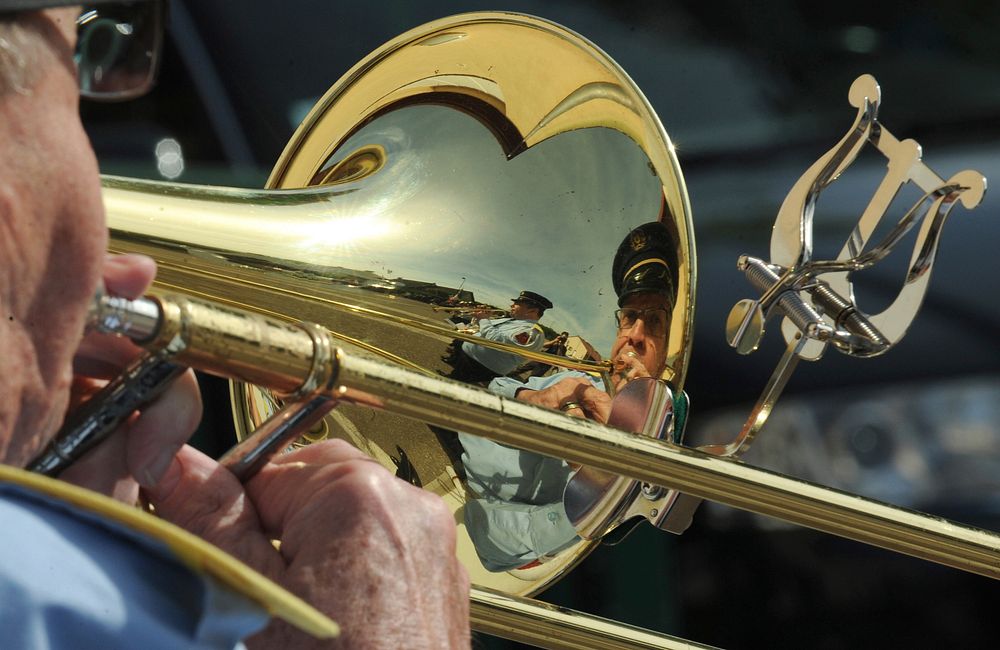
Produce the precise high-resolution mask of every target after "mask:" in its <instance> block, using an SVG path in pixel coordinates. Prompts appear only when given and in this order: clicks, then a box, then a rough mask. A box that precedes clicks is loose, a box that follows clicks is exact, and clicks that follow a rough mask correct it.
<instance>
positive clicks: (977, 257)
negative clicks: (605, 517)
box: [82, 0, 1000, 648]
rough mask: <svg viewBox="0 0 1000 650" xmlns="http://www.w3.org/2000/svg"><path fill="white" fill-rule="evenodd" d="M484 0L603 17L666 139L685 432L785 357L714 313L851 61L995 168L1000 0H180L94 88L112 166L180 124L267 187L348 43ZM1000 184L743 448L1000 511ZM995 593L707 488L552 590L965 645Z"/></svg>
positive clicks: (101, 141) (988, 520)
mask: <svg viewBox="0 0 1000 650" xmlns="http://www.w3.org/2000/svg"><path fill="white" fill-rule="evenodd" d="M237 7H238V8H237ZM478 9H505V10H514V11H522V12H525V13H531V14H535V15H539V16H542V17H545V18H549V19H551V20H554V21H556V22H559V23H561V24H563V25H566V26H567V27H569V28H571V29H573V30H575V31H577V32H579V33H581V34H582V35H584V36H586V37H587V38H589V39H590V40H592V41H594V42H595V43H596V44H597V45H598V46H600V47H601V48H602V49H604V50H605V51H606V52H608V53H609V54H610V55H611V56H612V57H613V58H614V59H615V60H617V61H618V63H619V64H621V65H622V67H623V68H624V69H625V70H626V71H627V72H628V73H629V74H630V75H631V76H632V77H633V79H634V80H635V81H636V82H637V84H638V85H639V87H640V88H642V89H643V91H644V92H645V94H646V95H647V97H648V98H649V100H650V102H651V103H652V105H653V107H654V108H655V109H656V111H657V112H658V114H659V115H660V118H661V120H662V121H663V123H664V125H665V126H666V129H667V131H668V133H670V135H671V137H672V138H673V139H674V141H675V143H676V144H677V147H678V152H679V157H680V161H681V165H682V168H683V170H684V174H685V177H686V180H687V183H688V191H689V193H690V196H691V202H692V206H693V213H694V227H695V234H696V244H697V250H698V273H699V279H698V282H699V284H698V294H697V301H698V307H697V309H698V311H697V314H698V315H697V317H696V321H697V327H696V339H695V347H694V351H693V354H692V357H691V370H690V376H689V382H688V385H687V390H688V393H689V394H690V395H691V396H692V416H691V420H690V427H689V429H690V430H691V431H692V432H693V433H694V434H696V435H702V436H705V435H717V434H719V433H720V432H723V433H729V434H730V435H731V434H732V433H733V432H734V431H735V430H736V428H738V427H739V424H740V423H741V421H742V419H743V418H744V417H745V415H746V413H747V412H748V410H749V407H750V405H751V404H752V403H753V401H754V399H755V398H756V396H757V395H758V394H759V392H760V391H761V389H762V388H763V385H764V382H765V381H766V379H767V377H768V375H769V373H770V371H771V368H772V367H773V365H774V364H775V363H776V361H777V358H778V355H779V354H780V348H781V344H780V341H779V338H780V337H779V336H778V334H777V332H776V331H772V332H770V333H769V334H770V336H769V337H768V343H767V345H765V346H764V347H763V349H762V350H760V351H758V352H757V353H756V354H754V355H752V356H750V357H739V356H738V355H736V354H735V353H734V352H732V351H731V350H730V349H729V348H728V347H727V346H726V345H725V343H724V340H723V323H724V320H725V316H726V314H727V313H728V311H729V309H730V308H731V307H732V305H733V304H734V303H735V302H736V301H737V300H738V299H740V298H744V297H750V296H751V293H750V288H749V285H748V283H747V282H746V280H745V279H744V278H743V277H741V275H740V274H739V273H738V272H737V271H736V269H735V262H736V258H737V256H739V255H740V254H743V253H748V254H752V255H756V256H762V257H763V256H766V254H767V251H768V242H769V238H770V227H771V224H772V223H773V220H774V217H775V215H776V214H777V210H778V207H779V206H780V204H781V200H782V199H783V197H784V195H785V193H786V192H787V191H788V190H789V188H791V186H792V184H793V183H794V182H795V181H796V179H797V178H798V177H799V175H800V174H802V173H803V172H804V171H805V170H806V168H807V167H808V166H809V165H810V164H811V163H812V162H813V161H814V160H815V159H816V158H818V157H819V156H820V155H821V154H823V153H824V152H825V151H826V150H827V149H828V148H830V147H831V146H832V145H833V144H834V143H836V141H837V140H839V138H840V137H841V136H842V135H843V132H844V131H845V130H846V128H847V127H848V126H849V125H850V123H851V121H852V120H853V118H854V109H853V108H851V107H850V106H849V105H848V103H847V90H848V88H849V87H850V83H851V81H852V80H853V79H854V78H855V77H856V76H858V75H859V74H861V73H866V72H867V73H871V74H874V75H875V77H876V78H877V79H878V81H879V82H880V85H881V87H882V92H883V108H882V111H881V113H880V119H881V120H882V122H883V123H884V124H885V125H886V127H887V128H889V129H890V130H891V131H892V132H893V133H894V134H895V135H896V136H898V137H900V138H901V139H902V138H904V137H910V138H914V139H916V140H917V141H918V142H920V143H921V144H922V145H923V147H924V155H925V160H926V161H927V163H928V164H929V165H931V166H932V167H933V168H934V169H935V170H936V171H938V173H939V174H940V175H942V176H944V177H948V176H950V175H951V174H953V173H955V172H957V171H959V170H962V169H966V168H974V169H978V170H979V171H981V172H982V173H984V174H985V175H986V176H987V177H988V178H990V179H991V180H996V179H1000V174H998V173H997V172H998V171H1000V155H998V154H1000V38H998V37H997V28H998V27H1000V5H998V4H995V3H990V2H964V3H963V2H953V1H949V2H944V1H942V2H916V3H915V2H901V1H892V2H882V3H860V2H842V3H836V4H833V3H804V2H803V3H796V2H790V1H784V2H780V1H779V2H769V3H745V2H736V1H725V2H714V3H712V2H695V1H675V2H669V3H668V2H649V1H639V2H628V3H619V2H598V1H596V0H592V1H578V2H545V3H543V2H507V3H506V4H505V5H504V6H502V7H483V6H479V5H475V4H472V3H468V2H459V1H450V2H449V1H443V0H435V1H429V2H423V3H410V2H402V1H395V2H393V1H383V2H368V3H346V2H345V3H331V2H321V1H319V0H289V1H287V2H283V3H280V4H279V3H271V2H268V3H265V2H259V1H247V2H241V3H231V2H223V1H221V0H200V1H199V2H191V1H187V2H184V1H181V0H174V1H173V2H172V5H171V22H172V29H171V31H170V35H169V37H168V39H169V42H168V44H167V50H166V56H165V61H164V67H163V70H162V78H161V83H160V84H159V86H158V88H157V89H156V90H155V91H154V92H153V93H152V94H151V95H150V96H148V97H146V98H144V99H142V100H139V101H135V102H130V103H127V104H120V105H101V104H85V105H84V106H83V107H82V111H83V115H84V118H85V123H86V125H87V128H88V130H89V132H90V134H91V136H92V138H93V140H94V144H95V148H96V150H97V152H98V156H99V159H100V160H101V164H102V169H103V171H105V172H107V173H123V174H127V175H134V176H145V177H150V178H163V177H164V174H163V172H161V171H160V169H159V168H158V159H157V155H156V153H155V150H156V145H157V143H158V142H160V141H162V140H164V139H173V140H175V141H176V143H177V145H178V146H179V150H180V153H181V156H182V158H183V162H184V167H183V171H182V173H181V174H180V176H179V180H181V181H186V182H210V183H222V184H228V185H243V186H260V185H262V184H263V182H264V179H265V178H266V176H267V173H268V171H269V169H270V167H271V165H272V164H273V163H274V161H275V160H276V159H277V156H278V154H279V153H280V151H281V149H282V148H283V147H284V145H285V143H286V142H287V140H288V139H289V137H290V136H291V133H292V131H293V130H294V128H295V126H296V125H297V124H298V121H299V120H300V119H301V117H302V116H304V114H305V112H306V110H308V108H309V107H310V106H311V105H312V103H313V102H314V101H315V100H316V99H318V98H319V97H320V96H321V95H322V94H323V92H324V91H325V90H326V89H327V88H328V87H329V86H330V85H331V84H332V83H333V82H334V81H335V80H336V79H337V78H338V77H339V76H340V75H341V74H343V73H344V72H346V71H347V69H348V68H349V67H351V66H352V65H353V64H354V63H355V62H357V61H358V60H360V59H361V58H363V57H364V56H365V55H367V54H368V53H369V52H370V51H371V50H373V49H375V48H376V47H378V46H379V45H380V44H382V43H383V42H385V41H386V40H389V39H391V38H393V37H395V36H396V35H398V34H400V33H402V32H404V31H406V30H407V29H410V28H412V27H415V26H417V25H419V24H421V23H423V22H426V21H429V20H432V19H436V18H440V17H443V16H447V15H450V14H454V13H460V12H463V11H470V10H478ZM516 46H517V45H516V44H511V47H516ZM160 162H162V161H160ZM870 162H871V165H870V166H869V167H867V168H866V169H867V171H869V172H872V173H874V174H875V176H872V175H871V174H866V173H864V171H865V170H864V169H863V170H862V173H859V174H856V175H850V174H845V178H844V179H843V181H842V182H838V183H837V184H835V186H834V187H832V188H831V189H830V190H829V192H828V194H824V199H823V201H822V202H821V206H820V210H819V212H818V216H817V237H818V238H821V237H822V236H823V235H830V236H831V237H832V239H831V241H832V242H833V243H832V244H831V246H839V244H840V243H841V242H842V241H843V237H844V235H845V233H846V232H847V231H846V230H845V228H847V229H849V228H850V226H851V225H853V223H854V222H855V220H856V219H857V217H858V216H859V215H860V210H861V209H863V206H864V205H865V203H866V202H867V199H868V197H870V196H871V192H872V190H873V189H874V183H877V181H878V179H879V174H880V173H881V171H880V170H881V169H882V167H879V166H878V163H877V161H870ZM161 166H162V165H161ZM164 169H166V168H164ZM168 171H169V170H168ZM171 173H172V172H171ZM827 196H829V198H827ZM995 198H996V197H995V196H993V195H989V194H987V198H986V200H985V201H984V203H983V205H982V206H980V207H979V208H978V209H977V210H976V211H975V212H972V213H968V212H965V211H964V210H963V209H962V208H961V207H959V208H957V209H956V211H955V214H954V215H953V216H952V218H951V219H950V221H949V223H948V226H947V228H946V229H945V230H946V232H945V234H944V237H943V243H942V246H941V249H940V253H939V262H938V267H937V269H936V271H935V277H934V278H933V281H932V283H931V292H930V293H929V294H928V297H927V300H926V301H925V305H924V309H923V311H922V312H921V314H920V315H919V316H918V318H917V321H916V324H915V325H914V326H913V328H912V329H911V330H910V332H909V333H908V335H907V337H906V338H905V339H904V340H903V342H902V343H900V344H899V345H898V346H897V347H896V348H894V349H892V350H891V351H890V352H889V353H888V354H887V355H885V356H884V357H880V358H877V359H872V360H855V359H850V358H846V357H843V356H842V355H839V354H836V353H834V352H830V353H829V354H828V355H827V357H826V358H824V359H823V360H821V361H819V362H817V363H812V364H803V366H804V367H800V369H799V370H798V371H797V374H796V376H795V377H794V378H793V380H792V382H791V385H790V386H789V388H788V390H787V393H786V397H785V398H783V399H782V400H781V401H780V402H779V405H778V408H777V409H776V411H775V414H774V417H773V422H772V423H771V425H769V426H768V427H767V428H765V430H764V431H763V433H762V435H761V437H760V441H759V443H756V444H755V447H754V450H753V451H752V452H751V455H750V456H749V457H748V459H747V460H748V462H751V463H753V464H758V465H761V466H765V467H769V468H773V469H777V470H779V471H783V472H786V473H789V474H793V475H795V476H799V477H802V478H806V479H808V480H812V481H816V482H820V483H824V484H828V485H834V486H836V487H840V488H842V489H847V490H850V491H852V492H858V493H862V494H865V495H866V496H870V497H873V498H878V499H881V500H886V501H890V502H892V503H896V504H899V505H904V506H906V507H911V508H916V509H919V510H923V511H927V512H932V513H934V514H938V515H941V516H946V517H949V518H953V519H956V520H958V521H961V522H963V523H967V524H971V525H974V526H980V527H984V528H987V529H993V530H997V529H998V528H1000V521H998V518H997V515H998V513H1000V406H998V404H1000V376H998V371H1000V351H998V346H997V342H996V339H997V334H998V333H1000V309H998V307H997V302H996V294H997V291H996V290H995V285H996V272H997V271H998V270H1000V263H998V261H997V254H996V251H997V244H998V241H1000V238H998V236H1000V215H998V214H997V213H998V207H997V206H998V203H997V201H996V200H995ZM909 246H910V245H909V244H907V243H904V245H903V247H904V248H907V249H908V248H909ZM906 256H907V257H908V251H907V253H906ZM894 270H895V273H893V272H892V271H891V270H887V271H879V272H875V273H874V276H873V278H872V279H870V280H867V281H866V282H865V283H861V282H860V281H859V284H860V285H861V290H863V291H860V290H859V291H860V293H861V294H863V295H859V300H860V299H861V298H862V297H863V298H864V299H865V300H869V301H871V302H865V303H864V305H865V306H867V305H872V307H871V308H870V309H869V311H878V310H879V309H880V308H881V307H884V306H885V304H887V301H888V300H890V299H891V298H892V296H894V295H895V292H897V291H898V289H899V286H900V283H901V279H900V276H899V269H898V268H897V269H894ZM880 302H881V304H879V303H880ZM772 329H775V330H776V329H777V328H772ZM206 390H207V391H209V392H210V394H217V393H218V392H219V391H220V386H219V385H217V384H211V383H210V384H208V385H207V386H206ZM207 417H208V418H210V421H209V422H208V423H207V424H206V429H221V428H225V427H227V426H229V425H228V423H227V422H226V419H227V417H228V408H221V407H220V408H217V409H210V410H209V413H208V416H207ZM213 419H214V420H213ZM998 594H1000V589H998V586H997V585H996V583H994V582H993V581H991V580H989V579H987V578H982V577H978V576H973V575H969V574H964V573H962V572H960V571H957V570H953V569H948V568H943V567H938V566H935V565H932V564H929V563H925V562H921V561H917V560H912V559H909V558H905V557H901V556H898V555H894V554H891V553H887V552H883V551H880V550H878V549H873V548H870V547H867V546H864V545H861V544H857V543H854V542H850V541H845V540H842V539H839V538H834V537H830V536H826V535H821V534H818V533H813V532H811V531H807V530H803V529H798V528H794V527H791V526H786V525H783V524H781V523H780V522H775V521H773V520H765V519H763V518H759V517H756V516H750V515H747V514H745V513H738V512H735V511H732V510H730V509H728V508H725V507H721V506H712V507H703V508H702V509H701V511H700V512H699V513H698V515H697V516H696V519H695V522H694V524H693V526H692V527H691V529H690V530H689V531H688V532H686V533H685V534H684V535H682V536H679V537H675V536H672V535H669V534H665V533H659V532H657V531H654V530H652V529H651V528H650V527H648V526H646V525H643V526H640V527H639V528H638V529H636V531H635V532H634V533H633V534H632V535H631V536H630V537H628V538H627V539H626V540H625V541H623V542H622V543H621V544H619V545H617V546H613V547H604V548H601V549H599V550H598V551H596V552H595V553H594V554H593V555H592V556H591V557H590V558H589V559H588V560H587V561H585V562H584V564H583V565H582V566H581V567H580V568H579V569H578V570H577V571H575V572H574V573H573V574H571V575H570V576H569V577H568V578H567V579H565V580H564V581H563V582H561V583H560V584H558V585H556V586H555V587H554V588H552V589H550V590H549V592H547V593H546V594H544V595H543V598H544V599H546V600H549V601H551V602H555V603H558V604H561V605H565V606H569V607H572V608H575V609H579V610H582V611H585V612H589V613H594V614H597V615H600V616H606V617H609V618H614V619H618V620H622V621H625V622H628V623H632V624H635V625H640V626H642V627H647V628H651V629H654V630H658V631H662V632H667V633H670V634H675V635H678V636H682V637H684V638H687V639H691V640H693V641H697V642H700V643H705V644H712V645H718V646H722V647H727V648H803V647H805V648H878V647H886V646H888V647H928V648H929V647H941V646H946V647H964V648H969V647H993V646H995V641H994V638H995V637H996V636H997V632H1000V623H998V622H997V617H996V616H995V614H994V603H995V602H997V601H994V600H993V598H996V597H997V596H998ZM477 643H479V644H480V645H482V646H488V647H508V644H506V642H503V641H499V640H495V639H488V638H483V639H481V640H480V641H478V642H477Z"/></svg>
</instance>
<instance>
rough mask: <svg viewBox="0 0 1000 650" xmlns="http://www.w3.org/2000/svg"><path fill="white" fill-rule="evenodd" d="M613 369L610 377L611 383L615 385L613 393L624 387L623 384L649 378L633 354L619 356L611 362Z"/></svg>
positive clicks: (642, 365)
mask: <svg viewBox="0 0 1000 650" xmlns="http://www.w3.org/2000/svg"><path fill="white" fill-rule="evenodd" d="M612 363H613V365H614V368H615V373H614V375H612V381H613V382H614V384H615V391H619V390H621V389H622V388H624V387H625V384H627V383H628V382H630V381H632V380H633V379H636V378H638V377H649V376H651V375H650V374H649V370H648V369H647V368H646V366H645V365H644V364H643V363H642V361H641V360H640V359H639V357H638V356H637V355H636V354H635V352H631V351H629V352H625V353H623V354H619V355H618V356H617V357H615V359H614V361H613V362H612Z"/></svg>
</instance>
